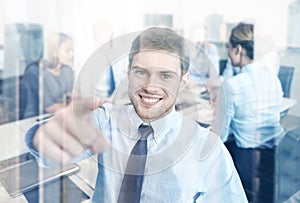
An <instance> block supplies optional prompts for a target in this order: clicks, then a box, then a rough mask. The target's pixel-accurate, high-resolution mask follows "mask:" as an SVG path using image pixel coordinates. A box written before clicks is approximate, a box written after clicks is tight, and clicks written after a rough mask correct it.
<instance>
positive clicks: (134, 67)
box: [131, 66, 143, 69]
mask: <svg viewBox="0 0 300 203" xmlns="http://www.w3.org/2000/svg"><path fill="white" fill-rule="evenodd" d="M131 68H132V69H137V68H138V69H143V68H142V67H140V66H132V67H131Z"/></svg>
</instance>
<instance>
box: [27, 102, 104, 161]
mask: <svg viewBox="0 0 300 203" xmlns="http://www.w3.org/2000/svg"><path fill="white" fill-rule="evenodd" d="M102 105H103V102H102V101H99V100H95V99H91V98H86V99H77V100H76V101H74V103H73V105H72V106H69V107H67V108H65V109H63V110H61V111H59V112H57V114H55V115H54V117H53V118H51V119H49V120H48V121H47V122H45V123H43V124H37V125H35V126H34V127H32V128H31V129H30V130H29V131H28V132H27V134H26V144H27V146H28V147H29V150H30V152H31V153H32V154H33V155H34V156H35V157H36V158H37V160H38V162H39V163H40V165H42V166H50V165H53V164H54V163H60V164H67V163H70V162H74V160H77V159H78V157H85V156H87V150H88V151H90V152H91V154H92V153H97V152H101V151H103V150H105V149H106V147H107V140H106V139H105V138H104V137H103V135H102V133H101V131H100V130H99V129H98V128H97V127H95V125H94V123H93V122H92V121H91V110H93V109H95V108H96V107H99V106H102Z"/></svg>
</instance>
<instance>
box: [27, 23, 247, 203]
mask: <svg viewBox="0 0 300 203" xmlns="http://www.w3.org/2000/svg"><path fill="white" fill-rule="evenodd" d="M184 50H185V40H184V39H183V38H182V37H181V36H180V35H178V34H177V33H176V32H174V31H173V30H171V29H168V28H149V29H147V30H145V31H144V32H142V33H141V34H140V35H139V36H137V37H136V38H135V40H134V41H133V43H132V47H131V51H130V54H129V66H128V80H129V85H128V94H129V98H130V101H131V104H130V105H113V104H104V105H101V107H100V108H96V106H99V104H98V103H95V100H90V99H84V98H81V99H79V100H75V101H74V102H73V108H72V107H68V108H66V109H65V110H63V111H61V112H59V113H57V114H56V115H55V116H54V118H53V119H51V120H50V121H48V122H46V123H45V124H44V125H41V127H39V126H38V125H37V126H34V127H33V128H32V129H30V130H29V132H28V133H27V137H26V141H27V145H28V146H29V149H30V151H31V152H32V154H34V155H35V156H36V158H37V159H38V160H39V161H40V163H43V164H44V165H49V164H51V163H53V162H59V163H64V164H66V163H70V162H72V161H74V160H73V158H76V160H78V157H81V158H84V157H86V156H88V155H90V153H89V152H93V153H98V166H99V168H98V177H97V182H96V186H95V192H94V197H93V202H119V203H127V202H128V203H134V202H136V203H137V202H172V203H174V202H247V200H246V196H245V193H244V190H243V188H242V185H241V182H240V179H239V176H238V175H237V172H236V170H235V168H234V165H233V162H232V160H231V157H230V155H229V153H228V151H227V150H226V148H225V147H224V145H223V144H222V142H221V141H220V140H219V138H218V136H216V135H214V134H211V133H209V131H208V130H207V129H204V128H202V127H201V126H199V125H198V124H197V123H196V122H194V121H192V120H190V119H188V118H186V117H184V116H183V115H181V114H180V113H178V112H176V111H175V107H174V105H175V102H176V100H177V99H178V98H177V96H178V92H179V91H180V90H181V88H184V87H185V86H186V85H187V83H188V73H187V71H188V67H189V60H188V57H187V55H186V53H185V51H184ZM91 110H93V111H91ZM73 119H74V121H75V122H73Z"/></svg>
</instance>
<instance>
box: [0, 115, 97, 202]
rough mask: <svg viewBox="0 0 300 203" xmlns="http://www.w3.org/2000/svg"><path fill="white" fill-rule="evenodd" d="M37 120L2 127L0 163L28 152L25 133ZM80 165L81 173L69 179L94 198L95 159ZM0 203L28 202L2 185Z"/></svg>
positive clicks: (0, 128) (0, 133)
mask: <svg viewBox="0 0 300 203" xmlns="http://www.w3.org/2000/svg"><path fill="white" fill-rule="evenodd" d="M36 119H37V118H36V117H34V118H29V119H24V120H20V121H16V122H12V123H7V124H3V125H0V161H3V160H6V159H9V158H12V157H16V156H18V155H20V154H23V153H26V152H28V149H27V147H26V145H25V133H26V131H27V130H28V129H29V128H30V127H31V126H32V125H34V124H35V123H36V122H37V121H36ZM78 165H79V166H80V167H81V170H80V172H79V173H77V174H74V175H71V176H69V179H70V180H71V181H73V182H74V183H75V184H76V185H77V186H78V187H79V188H80V189H81V190H82V191H83V192H85V193H86V194H87V195H88V196H90V197H92V195H93V187H94V183H95V181H96V175H97V162H96V160H95V157H90V158H88V159H85V160H83V161H80V162H78ZM0 202H6V203H7V202H8V203H23V202H24V203H26V202H27V200H26V198H25V197H24V196H23V195H20V196H17V197H11V196H10V195H9V194H8V192H7V191H6V189H5V188H4V186H3V185H2V184H1V183H0Z"/></svg>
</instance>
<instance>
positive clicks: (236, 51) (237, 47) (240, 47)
mask: <svg viewBox="0 0 300 203" xmlns="http://www.w3.org/2000/svg"><path fill="white" fill-rule="evenodd" d="M242 51H243V47H242V46H241V45H240V44H238V45H236V47H235V54H236V55H240V54H241V53H242Z"/></svg>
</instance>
